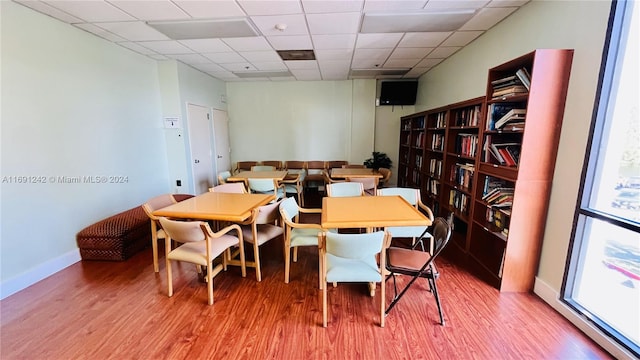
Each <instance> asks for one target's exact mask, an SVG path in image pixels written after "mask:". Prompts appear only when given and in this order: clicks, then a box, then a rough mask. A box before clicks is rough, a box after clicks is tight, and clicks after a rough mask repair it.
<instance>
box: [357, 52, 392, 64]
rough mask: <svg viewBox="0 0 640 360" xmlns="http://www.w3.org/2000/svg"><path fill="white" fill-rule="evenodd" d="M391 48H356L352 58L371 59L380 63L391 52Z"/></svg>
mask: <svg viewBox="0 0 640 360" xmlns="http://www.w3.org/2000/svg"><path fill="white" fill-rule="evenodd" d="M391 51H393V49H356V50H355V51H354V52H353V59H354V60H355V59H358V60H359V59H371V60H376V61H378V62H379V63H380V64H382V63H383V62H384V61H385V60H386V59H387V58H388V57H389V54H391Z"/></svg>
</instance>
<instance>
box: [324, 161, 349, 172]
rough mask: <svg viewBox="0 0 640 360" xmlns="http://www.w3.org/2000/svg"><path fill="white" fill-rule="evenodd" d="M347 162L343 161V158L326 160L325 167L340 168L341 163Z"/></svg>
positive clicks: (345, 163) (346, 162)
mask: <svg viewBox="0 0 640 360" xmlns="http://www.w3.org/2000/svg"><path fill="white" fill-rule="evenodd" d="M348 163H349V162H348V161H345V160H333V161H327V169H328V170H330V169H336V168H341V167H342V165H347V164H348Z"/></svg>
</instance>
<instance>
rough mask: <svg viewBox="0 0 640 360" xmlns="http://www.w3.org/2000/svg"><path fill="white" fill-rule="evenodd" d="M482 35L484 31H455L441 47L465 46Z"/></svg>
mask: <svg viewBox="0 0 640 360" xmlns="http://www.w3.org/2000/svg"><path fill="white" fill-rule="evenodd" d="M483 33H484V31H456V32H454V33H453V34H451V36H449V37H448V38H447V40H445V41H443V42H442V44H441V46H465V45H467V44H469V43H470V42H472V41H473V40H475V39H476V38H477V37H478V36H480V35H482V34H483Z"/></svg>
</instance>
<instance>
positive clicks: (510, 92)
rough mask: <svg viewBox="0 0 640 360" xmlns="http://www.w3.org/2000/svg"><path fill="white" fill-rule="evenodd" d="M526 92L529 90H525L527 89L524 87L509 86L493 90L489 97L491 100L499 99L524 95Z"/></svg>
mask: <svg viewBox="0 0 640 360" xmlns="http://www.w3.org/2000/svg"><path fill="white" fill-rule="evenodd" d="M528 92H529V90H527V88H526V87H525V86H524V85H511V86H507V87H505V88H500V89H497V90H493V93H492V94H491V97H492V98H493V99H499V98H501V97H509V96H516V95H521V94H526V93H528Z"/></svg>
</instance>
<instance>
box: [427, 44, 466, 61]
mask: <svg viewBox="0 0 640 360" xmlns="http://www.w3.org/2000/svg"><path fill="white" fill-rule="evenodd" d="M460 49H462V48H461V47H459V46H440V47H437V48H435V49H434V50H433V51H432V52H430V53H429V55H427V58H428V59H445V58H448V57H449V56H451V55H453V54H454V53H455V52H456V51H458V50H460Z"/></svg>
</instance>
